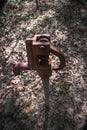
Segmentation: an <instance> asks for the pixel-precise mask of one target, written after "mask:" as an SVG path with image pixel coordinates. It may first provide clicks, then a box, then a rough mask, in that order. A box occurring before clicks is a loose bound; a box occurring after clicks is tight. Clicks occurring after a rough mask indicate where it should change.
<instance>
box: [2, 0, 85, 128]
mask: <svg viewBox="0 0 87 130" xmlns="http://www.w3.org/2000/svg"><path fill="white" fill-rule="evenodd" d="M38 33H39V34H43V33H47V34H50V36H51V41H52V42H51V44H52V45H54V46H55V47H57V48H59V47H60V48H61V49H62V51H63V52H64V55H65V58H66V67H65V68H64V69H63V70H61V71H58V72H55V71H53V72H52V76H51V77H50V110H49V112H48V113H47V112H45V109H44V92H43V87H42V81H41V78H40V77H39V75H38V74H37V72H36V71H23V72H22V73H21V74H20V75H18V76H15V75H14V73H13V71H12V66H11V63H13V62H15V61H16V62H25V61H27V57H26V48H25V39H26V38H32V37H33V36H34V35H35V34H38ZM52 59H53V62H57V58H56V57H55V56H54V55H52ZM86 66H87V8H86V7H85V6H83V5H81V4H80V3H78V2H76V1H68V0H54V1H53V0H47V1H43V2H42V3H41V5H40V7H39V9H38V10H37V9H36V5H35V2H34V1H32V0H31V1H30V0H23V1H22V2H19V3H13V2H10V3H8V4H7V6H6V8H5V9H4V11H3V14H2V15H0V130H46V129H47V127H48V129H47V130H79V128H80V126H81V125H82V123H83V121H84V119H85V118H86V113H87V88H86V87H87V67H86Z"/></svg>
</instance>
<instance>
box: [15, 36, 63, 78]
mask: <svg viewBox="0 0 87 130" xmlns="http://www.w3.org/2000/svg"><path fill="white" fill-rule="evenodd" d="M25 43H26V51H27V59H28V61H27V62H25V63H13V72H14V74H15V75H19V74H20V72H21V71H22V70H37V72H38V74H39V75H40V77H41V78H44V79H45V78H49V77H50V76H51V75H52V70H61V69H63V68H64V67H65V57H64V54H63V53H62V52H61V51H60V49H59V48H58V49H57V48H55V47H54V46H52V45H50V43H51V40H50V36H49V35H48V34H38V35H35V36H34V38H32V39H30V38H28V39H27V40H26V41H25ZM50 53H53V54H54V55H56V56H57V57H58V58H59V60H60V65H59V66H52V59H51V58H50V56H49V55H50Z"/></svg>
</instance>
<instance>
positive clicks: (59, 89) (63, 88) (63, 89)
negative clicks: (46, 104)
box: [56, 83, 70, 94]
mask: <svg viewBox="0 0 87 130" xmlns="http://www.w3.org/2000/svg"><path fill="white" fill-rule="evenodd" d="M69 87H70V86H69V84H67V83H65V84H64V85H62V86H60V87H57V88H56V91H57V92H59V93H60V94H62V93H65V92H67V91H68V90H69Z"/></svg>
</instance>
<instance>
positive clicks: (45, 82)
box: [42, 78, 49, 109]
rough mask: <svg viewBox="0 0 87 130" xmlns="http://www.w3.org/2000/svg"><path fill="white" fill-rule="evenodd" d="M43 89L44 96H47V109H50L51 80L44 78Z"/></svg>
mask: <svg viewBox="0 0 87 130" xmlns="http://www.w3.org/2000/svg"><path fill="white" fill-rule="evenodd" d="M42 83H43V88H44V95H45V105H46V108H48V109H49V78H47V79H46V78H45V79H43V78H42Z"/></svg>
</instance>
